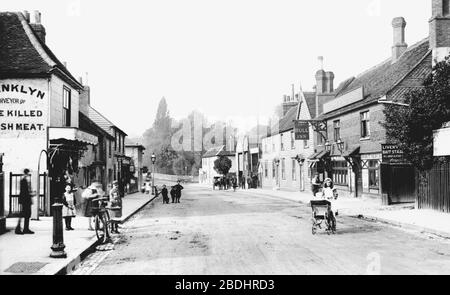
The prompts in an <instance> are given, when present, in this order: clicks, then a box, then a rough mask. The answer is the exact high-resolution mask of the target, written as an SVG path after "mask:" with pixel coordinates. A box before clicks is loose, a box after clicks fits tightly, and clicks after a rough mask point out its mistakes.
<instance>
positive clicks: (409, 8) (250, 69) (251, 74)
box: [0, 0, 431, 137]
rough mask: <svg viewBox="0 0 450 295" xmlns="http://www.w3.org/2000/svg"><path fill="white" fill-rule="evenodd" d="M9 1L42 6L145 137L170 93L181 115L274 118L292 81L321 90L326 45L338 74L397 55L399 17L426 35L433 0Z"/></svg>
mask: <svg viewBox="0 0 450 295" xmlns="http://www.w3.org/2000/svg"><path fill="white" fill-rule="evenodd" d="M0 10H1V11H23V10H28V11H29V12H31V14H32V16H31V19H32V20H33V19H34V18H33V11H34V10H39V11H40V12H41V13H42V23H43V25H44V26H45V27H46V30H47V44H48V46H49V47H50V48H51V49H52V51H53V52H54V53H55V54H56V55H57V57H58V58H59V59H60V60H61V61H65V62H67V66H68V69H69V70H70V71H71V72H72V73H73V75H74V76H75V77H80V76H82V77H83V80H84V82H86V81H87V83H88V84H89V86H90V87H91V105H92V106H93V107H94V108H96V109H98V110H99V111H100V112H102V113H103V114H104V115H105V116H106V117H108V118H109V119H110V120H111V121H112V122H113V123H114V124H116V125H117V126H119V127H120V128H121V129H123V130H124V131H125V132H127V133H128V134H129V136H131V137H136V136H141V135H142V133H143V132H144V131H145V130H146V129H147V128H149V127H151V125H152V123H153V121H154V117H155V114H156V109H157V106H158V103H159V100H160V99H161V97H163V96H164V97H165V98H166V100H167V103H168V107H169V110H170V114H171V116H172V117H174V118H176V119H181V118H184V117H186V116H187V115H188V114H189V113H190V112H191V111H192V110H197V111H200V112H202V113H204V114H205V115H206V116H207V117H208V118H209V119H210V120H211V121H213V120H223V121H226V122H229V121H232V122H233V123H234V124H235V125H236V126H238V127H239V128H240V129H241V130H245V129H249V128H250V127H252V126H254V125H256V122H257V118H259V122H261V123H264V122H265V120H267V118H268V117H269V116H271V115H272V114H273V112H274V108H275V106H276V105H277V104H279V103H281V101H282V97H283V95H284V94H287V95H289V94H290V93H291V85H292V84H294V85H295V89H296V91H297V90H298V89H299V88H300V85H301V87H302V89H303V90H304V91H312V88H313V86H314V85H315V78H314V75H315V72H316V71H317V70H318V69H319V62H318V59H317V57H318V56H323V57H324V69H325V70H326V71H332V72H334V74H335V81H334V84H335V86H337V85H338V84H339V83H340V82H342V81H343V80H345V79H347V78H349V77H352V76H356V75H358V74H359V73H361V72H363V71H365V70H367V69H369V68H371V67H373V66H375V65H377V64H378V63H380V62H382V61H383V60H385V59H387V58H389V56H390V55H391V46H392V39H393V33H392V25H391V22H392V19H393V18H394V17H398V16H403V17H405V19H406V22H407V26H406V42H407V43H408V45H413V44H414V43H416V42H418V41H420V40H422V39H423V38H425V37H427V36H428V20H429V19H430V17H431V0H420V1H411V0H339V1H336V0H321V1H312V0H310V1H303V0H270V1H269V0H221V1H219V0H158V1H156V0H128V1H117V0H109V1H106V0H58V1H55V0H2V3H1V5H0ZM86 73H88V74H87V75H86ZM86 77H87V78H86Z"/></svg>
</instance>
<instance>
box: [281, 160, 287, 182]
mask: <svg viewBox="0 0 450 295" xmlns="http://www.w3.org/2000/svg"><path fill="white" fill-rule="evenodd" d="M281 178H282V179H283V180H286V159H281Z"/></svg>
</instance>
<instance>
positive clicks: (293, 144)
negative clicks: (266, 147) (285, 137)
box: [291, 131, 295, 150]
mask: <svg viewBox="0 0 450 295" xmlns="http://www.w3.org/2000/svg"><path fill="white" fill-rule="evenodd" d="M291 149H292V150H295V133H294V131H291Z"/></svg>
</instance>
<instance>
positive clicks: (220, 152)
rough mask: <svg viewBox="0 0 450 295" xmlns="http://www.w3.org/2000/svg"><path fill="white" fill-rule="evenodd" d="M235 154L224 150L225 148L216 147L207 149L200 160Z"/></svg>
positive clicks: (222, 146)
mask: <svg viewBox="0 0 450 295" xmlns="http://www.w3.org/2000/svg"><path fill="white" fill-rule="evenodd" d="M234 155H235V154H234V153H232V152H229V151H226V150H225V146H224V145H221V146H216V147H213V148H211V149H209V150H208V151H207V152H206V153H205V154H204V155H203V156H202V158H213V157H219V156H234Z"/></svg>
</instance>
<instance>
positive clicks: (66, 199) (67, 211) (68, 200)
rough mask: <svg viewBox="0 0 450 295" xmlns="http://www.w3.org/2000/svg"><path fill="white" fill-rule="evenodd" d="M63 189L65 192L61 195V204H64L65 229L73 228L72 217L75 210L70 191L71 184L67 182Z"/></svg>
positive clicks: (73, 199) (74, 214) (74, 201)
mask: <svg viewBox="0 0 450 295" xmlns="http://www.w3.org/2000/svg"><path fill="white" fill-rule="evenodd" d="M65 190H66V192H65V193H64V195H63V204H64V208H63V217H64V220H65V222H66V230H74V229H73V228H72V218H73V217H75V216H76V212H75V205H76V200H75V196H74V194H73V192H72V186H71V185H69V184H68V185H66V188H65Z"/></svg>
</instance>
